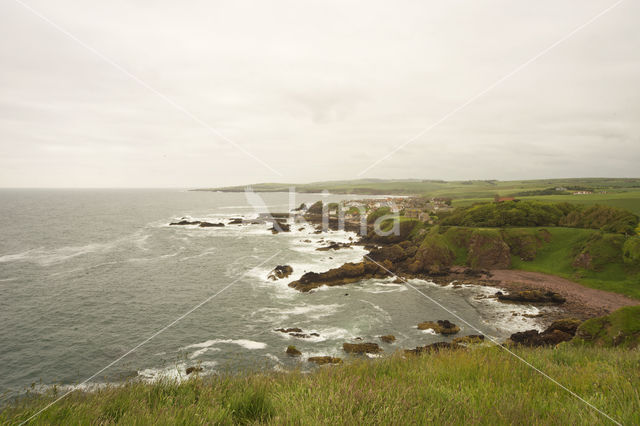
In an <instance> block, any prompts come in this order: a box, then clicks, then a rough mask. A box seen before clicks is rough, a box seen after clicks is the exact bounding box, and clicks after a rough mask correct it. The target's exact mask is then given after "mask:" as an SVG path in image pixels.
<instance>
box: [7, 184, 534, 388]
mask: <svg viewBox="0 0 640 426" xmlns="http://www.w3.org/2000/svg"><path fill="white" fill-rule="evenodd" d="M358 198H362V196H355V195H354V196H350V195H332V194H296V193H259V194H258V193H222V192H204V191H189V190H182V189H126V190H123V189H73V190H70V189H56V190H51V189H46V190H45V189H3V190H0V219H1V220H0V322H1V324H0V398H1V399H2V401H7V400H10V399H11V398H13V397H15V396H16V395H20V394H22V393H23V392H25V390H27V389H35V390H46V389H49V388H51V387H52V386H56V387H57V388H62V389H64V388H69V389H73V388H74V387H76V388H77V387H80V388H82V389H86V390H91V389H92V388H96V387H100V386H105V385H117V384H120V383H123V382H125V381H128V380H143V381H156V380H165V379H170V380H185V379H186V378H188V375H187V374H186V369H187V368H188V367H197V368H201V369H202V371H201V372H200V373H199V374H200V375H211V374H220V373H233V372H241V371H255V370H267V371H286V370H289V369H302V370H305V371H306V370H311V369H313V368H326V367H316V366H315V365H314V364H312V363H309V362H307V361H306V360H307V358H309V357H311V356H321V355H331V356H336V357H341V358H346V357H347V355H346V354H344V353H343V350H342V344H343V343H345V342H359V341H362V342H376V343H378V344H380V345H381V347H382V349H383V350H384V352H383V354H382V355H380V356H386V355H389V354H392V353H394V352H395V351H397V350H401V349H403V348H414V347H416V346H422V345H425V344H429V343H433V342H436V341H442V340H450V339H451V338H446V337H442V336H438V335H435V334H433V332H432V331H431V330H426V331H421V330H418V329H417V327H416V326H417V324H418V323H420V322H423V321H430V320H439V319H447V320H450V321H452V322H454V323H456V324H458V325H459V326H460V327H461V329H462V330H461V332H460V333H459V334H458V335H466V334H477V330H475V328H477V329H479V330H481V331H482V332H483V333H484V334H486V335H488V336H493V337H495V338H496V339H504V338H506V337H508V336H509V334H510V333H512V332H514V331H518V330H523V329H527V328H537V324H536V323H535V319H531V318H525V317H523V316H521V315H519V316H514V315H513V312H514V307H513V305H505V304H502V303H500V302H497V301H496V300H495V299H494V298H491V297H490V296H491V295H493V294H494V293H495V292H496V289H495V288H491V287H482V286H475V285H456V283H452V284H451V285H448V286H441V285H436V284H434V283H433V282H430V281H428V280H418V279H414V280H410V281H409V283H410V284H411V285H406V284H404V283H394V282H393V278H391V277H389V278H386V279H371V280H364V281H361V282H357V283H354V284H350V285H346V286H337V287H321V288H319V289H317V290H316V291H312V292H309V293H301V292H298V291H297V290H294V289H292V288H290V287H288V285H287V284H288V283H289V282H291V281H292V280H295V279H298V278H299V277H300V276H301V275H302V274H304V273H305V272H309V271H314V272H322V271H326V270H328V269H330V268H335V267H338V266H340V265H342V264H344V263H345V262H357V261H361V260H362V258H363V255H364V254H366V251H365V250H364V248H363V247H361V246H352V247H351V248H343V249H340V250H329V251H318V250H317V249H318V248H320V247H323V246H326V245H327V244H328V243H329V242H350V241H352V240H350V238H351V239H354V238H357V235H356V234H354V233H350V232H345V231H329V232H325V233H320V234H318V233H316V229H315V228H314V227H313V226H312V225H310V224H292V226H291V231H290V232H281V233H278V234H273V233H272V232H271V231H269V229H268V228H269V227H270V226H269V225H268V224H264V223H262V224H244V225H238V224H236V225H232V224H229V222H231V220H232V219H233V218H239V217H242V218H247V219H250V218H255V217H257V216H258V215H259V214H260V213H264V212H267V211H269V212H272V213H277V212H287V211H289V210H290V209H291V208H292V207H293V206H297V205H299V204H300V203H312V202H315V201H318V200H325V201H327V202H335V201H340V200H349V199H358ZM181 219H187V220H205V221H210V222H216V223H224V224H225V225H226V226H224V227H210V228H201V227H198V226H175V225H173V226H172V225H170V223H171V222H172V221H176V220H181ZM277 265H290V266H292V267H293V274H292V275H291V276H290V277H288V278H286V279H282V280H277V281H272V280H269V279H268V278H267V276H268V274H269V272H270V271H271V270H272V269H273V268H274V267H275V266H277ZM425 295H427V296H429V297H426V296H425ZM434 301H437V302H438V303H434ZM445 308H446V309H445ZM518 311H519V312H520V313H530V314H535V313H537V309H536V308H534V307H527V306H520V307H518ZM453 314H455V315H457V316H459V317H461V318H463V319H464V320H465V321H466V322H468V323H469V324H472V325H473V326H474V328H471V327H469V326H468V325H466V324H464V323H461V322H460V321H459V320H458V319H457V318H456V317H455V316H454V315H453ZM290 327H297V328H300V329H302V330H303V333H305V334H309V335H310V337H308V338H299V337H294V336H291V335H289V334H287V333H282V332H279V331H276V329H278V328H290ZM311 333H315V334H317V335H311ZM387 334H393V335H394V336H395V337H396V339H397V340H396V341H395V342H394V343H393V344H387V343H383V342H381V341H380V339H379V336H381V335H387ZM360 339H361V340H360ZM288 345H295V346H296V347H297V348H298V349H299V350H300V351H301V352H302V356H300V357H290V356H288V355H287V354H286V353H285V350H286V348H287V346H288Z"/></svg>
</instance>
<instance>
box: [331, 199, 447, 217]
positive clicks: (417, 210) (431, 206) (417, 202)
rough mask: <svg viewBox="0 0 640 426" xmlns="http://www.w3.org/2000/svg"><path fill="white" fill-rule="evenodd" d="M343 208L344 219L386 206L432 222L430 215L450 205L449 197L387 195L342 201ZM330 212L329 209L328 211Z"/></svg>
mask: <svg viewBox="0 0 640 426" xmlns="http://www.w3.org/2000/svg"><path fill="white" fill-rule="evenodd" d="M342 206H343V208H344V209H345V211H346V212H347V213H346V214H345V219H346V220H352V219H357V217H358V215H359V214H360V213H362V212H363V211H365V212H368V211H370V210H375V209H379V208H381V207H388V208H389V209H391V211H392V212H394V213H400V214H402V215H404V216H405V217H410V218H415V219H418V220H421V221H423V222H432V219H431V215H433V214H435V213H437V212H442V211H449V210H451V209H452V207H451V198H442V197H433V198H424V197H387V198H376V199H365V200H351V201H346V202H343V204H342ZM354 207H355V208H356V209H358V210H357V212H356V211H353V210H352V212H349V210H350V209H352V208H354ZM329 213H330V214H331V213H332V212H331V211H330V212H329Z"/></svg>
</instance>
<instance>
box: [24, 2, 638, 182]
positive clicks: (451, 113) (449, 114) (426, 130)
mask: <svg viewBox="0 0 640 426" xmlns="http://www.w3.org/2000/svg"><path fill="white" fill-rule="evenodd" d="M16 1H17V0H16ZM624 1H625V0H618V1H617V2H615V3H614V4H612V5H611V6H609V7H607V8H606V9H604V10H603V11H601V12H600V13H598V14H597V15H595V16H593V17H592V18H590V19H589V20H587V21H586V22H584V23H582V24H580V25H579V26H578V27H576V28H574V29H573V30H572V31H570V32H569V33H567V34H566V35H564V36H563V37H561V38H560V39H558V40H557V41H555V42H554V43H552V44H550V45H549V46H547V47H545V48H544V49H542V50H541V51H540V52H538V53H537V54H535V55H534V56H533V57H531V58H530V59H529V60H527V61H525V62H523V63H522V64H520V65H518V66H517V67H515V68H514V69H513V70H511V71H509V72H508V73H507V74H505V75H503V76H502V77H500V78H499V79H498V80H496V81H495V82H493V83H492V84H490V85H489V86H487V87H486V88H485V89H483V90H481V91H480V92H478V93H476V94H475V95H473V96H471V97H470V98H469V99H467V100H466V101H465V102H463V103H462V104H460V105H458V106H457V107H455V108H454V109H452V110H451V111H449V112H447V113H446V114H445V115H443V116H442V117H440V118H439V119H438V120H436V121H435V122H434V123H432V124H431V125H430V126H428V127H425V128H424V129H422V130H421V131H420V132H419V133H418V134H416V135H415V136H413V137H411V138H409V139H407V140H406V141H404V142H403V143H401V144H400V145H398V146H397V147H395V148H394V149H393V150H392V151H391V152H389V153H388V154H386V155H385V156H383V157H381V158H380V159H378V160H376V161H375V162H374V163H372V164H371V165H370V166H368V167H367V168H365V169H363V170H362V171H361V172H360V173H358V176H362V175H363V174H365V173H366V172H368V171H369V170H371V169H372V168H373V167H375V166H377V165H378V164H380V163H381V162H383V161H385V160H387V159H388V158H389V157H391V156H392V155H394V154H395V153H396V152H398V151H400V150H401V149H402V148H404V147H405V146H407V145H409V144H410V143H412V142H414V141H415V140H416V139H419V138H421V137H422V136H424V135H425V134H427V133H429V132H430V131H431V130H433V129H434V128H436V127H437V126H439V125H440V124H442V123H443V122H445V121H447V120H448V119H449V118H451V117H452V116H454V115H455V114H457V113H458V112H460V111H461V110H463V109H464V108H466V107H467V106H469V105H470V104H472V103H473V102H475V101H476V100H478V99H479V98H481V97H482V96H484V95H485V94H487V93H489V92H490V91H492V90H493V89H495V88H496V87H498V86H499V85H500V84H502V83H504V82H505V81H506V80H508V79H510V78H511V77H513V76H514V75H515V74H517V73H518V72H520V71H522V70H523V69H524V68H526V67H527V66H529V65H530V64H531V63H533V62H535V61H536V60H538V59H539V58H540V57H542V56H544V55H546V54H547V53H549V51H551V50H553V49H554V48H555V47H557V46H558V45H560V44H562V43H564V42H565V41H567V40H568V39H569V38H571V37H572V36H574V35H575V34H576V33H577V32H579V31H580V30H582V29H584V28H585V27H587V26H589V25H591V24H592V23H594V22H595V21H597V20H598V19H599V18H601V17H602V16H604V15H605V14H607V13H608V12H610V11H612V10H613V9H615V8H616V7H618V6H619V5H620V4H621V3H622V2H624Z"/></svg>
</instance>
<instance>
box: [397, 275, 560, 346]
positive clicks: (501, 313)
mask: <svg viewBox="0 0 640 426" xmlns="http://www.w3.org/2000/svg"><path fill="white" fill-rule="evenodd" d="M409 282H410V283H411V284H412V285H414V286H417V285H421V286H427V287H439V288H444V289H448V290H450V291H455V292H459V293H460V297H463V298H465V299H466V300H467V302H468V303H469V304H470V305H471V306H472V307H473V308H474V309H475V310H476V311H477V312H478V314H479V316H480V318H481V321H482V323H483V324H482V325H484V326H485V327H489V328H491V329H493V330H495V332H496V333H498V334H503V335H508V334H511V333H515V332H518V331H522V330H525V329H528V330H530V329H537V330H541V329H542V325H541V324H540V321H539V320H538V319H537V318H528V317H525V316H524V315H531V316H535V315H538V314H540V313H545V312H552V311H553V310H554V308H553V307H546V306H545V307H536V306H533V305H529V304H512V303H504V302H501V301H499V300H498V299H497V298H495V297H493V296H494V295H495V293H496V292H498V291H505V290H504V289H501V288H496V287H490V286H483V285H476V284H457V283H456V282H452V283H450V284H449V285H446V286H441V285H439V284H436V283H434V282H432V281H426V280H421V279H412V280H409ZM514 312H515V313H516V314H517V315H513V313H514ZM459 325H462V324H459ZM472 325H475V326H476V327H478V328H480V324H472ZM475 331H476V330H474V332H475Z"/></svg>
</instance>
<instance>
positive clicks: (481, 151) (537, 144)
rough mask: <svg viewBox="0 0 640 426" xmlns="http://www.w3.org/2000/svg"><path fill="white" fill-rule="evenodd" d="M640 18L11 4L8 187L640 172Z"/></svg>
mask: <svg viewBox="0 0 640 426" xmlns="http://www.w3.org/2000/svg"><path fill="white" fill-rule="evenodd" d="M614 4H615V5H616V6H615V7H613V8H612V9H609V8H610V7H611V6H612V5H614ZM605 10H608V11H607V12H606V13H604V14H603V15H601V16H600V17H598V18H597V19H595V20H593V19H592V18H594V17H595V16H597V15H598V14H600V13H601V12H603V11H605ZM638 22H640V2H637V1H633V0H627V1H623V2H621V3H619V4H617V3H616V0H609V1H602V0H582V1H580V2H576V1H573V0H571V1H567V0H539V1H527V2H524V1H513V0H490V1H489V0H454V1H446V2H443V1H418V0H411V1H405V0H400V1H395V2H388V1H385V2H381V1H371V0H366V1H349V0H342V1H322V2H320V1H301V0H292V1H280V0H273V1H269V2H259V1H245V0H233V1H195V0H194V1H182V2H177V1H165V0H155V1H151V0H135V1H132V0H127V1H123V0H110V1H108V2H105V1H96V0H83V1H79V0H78V1H71V0H57V1H56V2H51V1H44V0H6V1H3V2H2V3H1V4H0V187H182V188H197V187H213V186H225V185H237V184H248V183H257V182H289V183H294V182H312V181H324V180H334V179H356V178H395V179H400V178H424V179H445V180H459V179H464V180H466V179H500V180H509V179H535V178H550V177H587V176H589V177H598V176H603V177H604V176H608V177H639V176H640V172H639V170H640V167H639V166H638V164H639V163H640V31H638ZM585 24H586V25H585ZM576 29H579V30H578V31H575V30H576ZM540 53H542V54H541V55H540ZM417 135H419V137H416V136H417ZM407 141H409V142H408V143H407ZM400 146H402V147H401V148H400V149H398V147H400ZM381 159H382V161H381Z"/></svg>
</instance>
